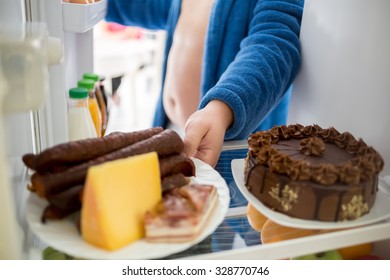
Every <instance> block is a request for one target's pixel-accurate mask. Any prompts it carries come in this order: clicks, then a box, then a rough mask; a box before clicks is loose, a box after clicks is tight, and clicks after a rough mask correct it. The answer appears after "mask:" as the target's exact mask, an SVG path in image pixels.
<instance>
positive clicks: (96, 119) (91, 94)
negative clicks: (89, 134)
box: [77, 79, 102, 137]
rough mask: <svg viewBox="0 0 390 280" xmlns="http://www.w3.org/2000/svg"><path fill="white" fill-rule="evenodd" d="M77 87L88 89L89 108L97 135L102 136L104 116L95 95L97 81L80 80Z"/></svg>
mask: <svg viewBox="0 0 390 280" xmlns="http://www.w3.org/2000/svg"><path fill="white" fill-rule="evenodd" d="M77 87H80V88H86V89H87V90H88V108H89V111H90V113H91V116H92V120H93V124H94V125H95V130H96V135H97V136H98V137H101V136H102V114H101V112H100V108H99V103H98V101H97V98H96V93H95V81H94V80H91V79H83V80H79V81H78V83H77Z"/></svg>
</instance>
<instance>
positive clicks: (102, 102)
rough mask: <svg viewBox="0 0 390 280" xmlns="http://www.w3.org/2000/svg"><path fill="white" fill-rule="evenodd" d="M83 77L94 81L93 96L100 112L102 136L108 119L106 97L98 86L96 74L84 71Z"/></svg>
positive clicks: (98, 81)
mask: <svg viewBox="0 0 390 280" xmlns="http://www.w3.org/2000/svg"><path fill="white" fill-rule="evenodd" d="M83 79H89V80H94V81H95V96H96V100H97V102H98V105H99V109H100V113H101V117H102V120H101V129H102V132H101V135H102V136H104V134H105V132H106V127H107V120H108V113H107V101H106V100H107V99H106V98H105V96H104V94H105V93H104V92H102V90H101V86H100V77H99V75H97V74H94V73H84V75H83Z"/></svg>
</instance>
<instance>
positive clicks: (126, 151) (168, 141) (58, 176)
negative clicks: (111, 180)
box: [30, 129, 184, 198]
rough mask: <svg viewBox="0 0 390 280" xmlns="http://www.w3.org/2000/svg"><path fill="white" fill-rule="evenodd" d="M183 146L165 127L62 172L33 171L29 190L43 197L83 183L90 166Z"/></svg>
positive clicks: (164, 153) (175, 151) (163, 153)
mask: <svg viewBox="0 0 390 280" xmlns="http://www.w3.org/2000/svg"><path fill="white" fill-rule="evenodd" d="M183 148H184V144H183V141H182V139H181V138H180V136H179V135H178V134H177V133H176V132H175V131H173V130H170V129H167V130H164V131H163V132H161V133H159V134H156V135H154V136H152V137H150V138H148V139H145V140H143V141H140V142H137V143H135V144H133V145H131V146H127V147H125V148H122V149H120V150H117V151H114V152H111V153H109V154H106V155H103V156H100V157H98V158H95V159H92V160H90V161H87V162H84V163H81V164H79V165H76V166H74V167H71V168H69V169H67V170H65V171H64V172H60V173H53V174H39V173H34V174H33V176H32V177H31V183H32V185H31V186H30V190H31V191H35V192H36V193H37V194H38V196H40V197H42V198H44V197H47V196H49V195H53V194H56V193H59V192H62V191H64V190H66V189H68V188H69V187H72V186H75V185H78V184H83V183H84V181H85V177H86V175H87V171H88V168H89V167H91V166H94V165H98V164H101V163H104V162H108V161H112V160H116V159H122V158H126V157H130V156H135V155H140V154H145V153H148V152H152V151H155V152H157V154H158V155H159V157H164V156H168V155H171V154H178V153H182V152H183Z"/></svg>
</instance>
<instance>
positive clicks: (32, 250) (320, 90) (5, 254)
mask: <svg viewBox="0 0 390 280" xmlns="http://www.w3.org/2000/svg"><path fill="white" fill-rule="evenodd" d="M339 2H340V1H337V0H331V1H320V0H307V1H306V3H305V10H304V15H303V20H302V31H301V41H302V52H303V63H302V69H301V71H300V73H299V74H298V77H297V80H296V82H295V83H294V93H293V97H292V107H291V113H290V117H289V118H290V119H289V122H291V123H293V122H301V123H305V122H306V123H307V122H316V123H318V124H320V125H325V126H326V125H333V126H336V127H340V129H348V128H351V126H352V125H353V132H356V133H357V134H358V135H360V136H361V137H366V136H367V135H368V137H369V140H370V142H372V143H373V144H375V146H378V147H379V148H380V152H382V153H383V154H384V155H385V162H386V161H387V162H389V163H388V164H387V167H386V168H387V169H386V172H387V173H386V174H389V172H388V171H389V169H388V167H389V166H390V156H389V153H388V151H389V147H388V146H387V145H388V144H387V143H389V141H388V140H390V133H389V132H388V130H387V131H386V130H385V128H386V127H388V125H387V124H388V121H389V119H390V118H389V117H390V115H389V113H388V112H389V111H388V110H386V108H385V105H384V104H388V101H389V97H388V96H389V95H388V91H389V89H390V84H389V81H390V80H389V79H386V78H385V77H384V76H386V75H387V76H388V69H390V62H389V57H390V56H389V55H388V53H387V52H386V51H387V50H389V49H390V45H389V44H390V43H389V42H390V39H389V38H388V37H385V39H383V38H382V39H381V40H384V41H383V44H379V45H380V47H379V50H377V51H378V52H382V53H383V56H380V55H379V54H378V57H376V60H375V63H377V65H380V68H376V67H375V65H371V64H370V65H371V66H372V69H376V70H377V71H378V72H376V73H380V74H381V75H383V76H380V78H377V79H376V80H375V81H374V82H377V83H378V81H379V82H380V83H382V84H380V85H378V84H376V85H378V90H377V91H376V92H377V94H378V98H382V99H377V101H376V102H377V103H378V104H381V105H380V109H381V110H380V111H379V112H380V113H378V114H379V115H376V114H374V113H373V114H370V116H371V117H372V118H371V119H370V120H367V119H364V120H363V119H359V117H360V116H361V115H360V114H359V112H360V110H361V107H360V106H356V109H355V111H354V110H353V107H352V106H350V103H349V102H350V100H351V99H354V97H353V96H350V97H348V98H347V97H346V98H343V99H341V100H340V102H339V103H337V105H336V106H334V102H333V101H334V100H335V98H336V97H337V96H340V91H344V90H347V89H346V88H345V87H343V86H345V85H346V84H347V83H343V81H344V82H345V81H347V78H348V77H350V76H347V78H346V79H344V80H341V81H340V82H339V84H334V83H333V84H332V81H329V82H327V83H325V87H324V83H323V81H324V79H323V78H324V77H333V75H332V74H333V73H334V71H333V70H329V69H325V70H324V69H323V68H321V69H317V68H316V67H320V66H319V65H323V64H322V63H321V61H319V59H320V58H321V56H322V55H323V54H324V53H323V52H325V53H326V52H327V51H328V52H330V51H331V50H330V49H328V50H327V49H326V46H327V45H329V44H330V43H331V42H334V45H333V46H334V49H332V50H334V51H338V50H340V45H343V44H347V45H348V42H347V43H345V41H344V40H342V38H346V37H348V36H346V34H353V32H355V30H354V28H353V26H352V25H349V24H350V23H351V22H352V21H349V18H348V17H346V15H353V16H355V17H354V18H353V20H356V21H358V20H359V16H362V14H361V13H360V12H361V11H365V10H367V9H368V7H367V6H365V4H364V3H365V2H367V1H356V2H358V3H359V4H357V5H355V9H352V10H351V11H353V12H351V11H349V8H350V7H352V6H353V5H352V2H353V1H352V0H349V1H348V0H343V1H341V2H342V4H340V3H339ZM354 2H355V1H354ZM370 3H371V2H370ZM373 3H375V4H373V6H374V7H375V8H376V9H379V10H380V9H381V11H382V13H380V14H379V16H377V17H373V15H372V14H371V15H370V18H371V19H372V18H376V19H377V21H379V22H372V23H371V25H370V27H371V29H370V30H365V32H371V31H373V30H374V27H375V26H377V25H379V26H381V28H382V29H383V30H382V31H383V33H385V32H386V27H387V26H390V24H389V23H390V22H389V21H390V20H389V19H388V17H387V16H385V15H386V13H387V14H388V12H390V5H389V4H388V3H389V2H388V1H386V0H382V1H380V0H375V1H373ZM106 4H107V2H106V0H100V1H99V2H96V3H93V4H87V5H80V4H71V3H65V2H62V0H0V23H1V26H5V25H6V24H7V25H15V26H21V27H20V29H22V31H20V30H19V31H15V32H16V33H17V34H23V36H22V37H23V40H21V41H19V44H20V45H23V46H25V44H27V46H26V47H28V44H31V42H28V36H26V34H30V33H28V32H27V31H23V28H26V26H31V25H30V24H31V23H39V26H40V27H39V28H41V31H40V33H39V32H38V34H39V35H40V36H38V37H39V40H40V41H42V42H44V43H42V44H48V45H50V46H52V47H53V49H54V50H53V51H52V52H50V53H51V55H49V57H51V58H52V59H51V61H46V60H45V61H44V62H45V63H43V64H44V65H42V67H43V69H44V70H43V72H44V74H43V75H44V76H42V77H43V78H41V79H40V80H39V82H38V83H37V85H36V87H37V88H39V96H42V100H41V101H40V102H38V101H37V100H35V102H33V103H34V104H33V103H31V104H27V105H26V106H24V107H23V108H16V109H15V110H8V111H7V110H3V111H1V118H2V123H3V124H4V134H3V135H0V137H2V139H3V144H4V145H3V146H4V152H3V153H2V154H0V156H1V157H2V159H1V160H2V163H1V164H2V165H1V166H0V167H1V168H2V169H4V170H6V171H5V173H4V172H3V174H1V176H2V180H3V181H4V182H5V184H4V186H0V192H1V193H0V194H1V195H2V198H4V200H6V201H9V203H7V204H2V203H0V216H1V215H2V221H6V222H7V223H9V225H10V226H9V227H7V230H5V229H4V227H2V228H1V234H0V239H1V241H2V242H1V243H2V244H3V245H2V246H1V245H0V259H13V258H15V259H39V258H40V257H41V250H42V247H40V244H39V240H37V237H36V236H34V234H33V233H32V232H31V231H30V230H29V226H28V224H27V222H26V220H25V201H26V199H27V197H28V195H29V193H28V190H27V189H26V187H25V186H23V185H24V184H26V179H28V176H29V175H30V174H28V170H27V169H26V168H25V167H24V166H23V163H22V161H21V156H22V155H24V154H26V153H31V152H33V153H38V152H40V151H42V150H43V149H45V148H47V147H51V146H53V145H56V144H59V143H63V142H66V141H68V138H67V135H68V124H67V107H66V104H67V91H68V90H69V89H70V88H72V87H74V85H76V84H77V81H78V80H79V79H80V77H81V76H82V74H83V73H85V72H93V71H94V44H93V37H94V27H95V26H96V24H98V23H99V22H100V21H101V20H102V19H104V15H105V12H106ZM336 5H338V6H339V7H337V8H336ZM366 5H368V4H366ZM335 9H337V11H338V13H334V11H335ZM368 10H369V9H368ZM374 10H375V9H374ZM374 10H370V11H371V13H375V11H374ZM355 12H356V13H355ZM330 22H332V23H333V24H327V23H330ZM386 23H387V24H386ZM338 24H340V25H345V26H347V27H348V28H349V29H342V30H345V32H346V33H345V34H343V33H342V32H341V31H340V29H339V26H340V25H338ZM27 29H28V28H27ZM45 30H46V31H45ZM319 31H323V33H320V32H319ZM18 32H19V33H18ZM351 32H352V33H351ZM366 34H371V33H366ZM387 34H390V33H389V32H387ZM325 35H331V36H334V38H336V39H338V40H336V41H331V40H329V38H328V37H326V36H325ZM359 35H360V34H359ZM337 36H341V37H337ZM370 36H371V35H370ZM340 38H341V39H340ZM377 38H379V36H377V37H375V38H371V37H370V39H371V40H376V39H377ZM351 40H352V39H351ZM356 40H357V39H356ZM48 41H50V42H51V43H47V42H48ZM2 42H4V40H3V41H1V38H0V44H1V43H2ZM1 46H2V45H0V50H1ZM364 47H365V49H359V50H358V51H361V52H367V51H370V48H371V47H373V46H372V45H370V44H367V45H365V46H364ZM48 48H49V47H48ZM43 49H45V48H43ZM49 49H50V48H49ZM320 50H322V51H323V52H322V53H320V52H319V51H320ZM42 52H44V51H43V50H42ZM348 52H349V50H345V53H348ZM345 53H336V54H335V59H338V60H340V63H344V62H342V60H343V58H344V54H345ZM0 55H2V56H4V51H1V52H0ZM45 57H46V54H45ZM0 58H2V57H1V56H0ZM381 58H382V59H381ZM365 59H366V60H364V61H362V62H361V63H362V64H364V63H366V62H367V59H369V58H365ZM49 60H50V59H49ZM0 61H1V60H0ZM348 62H351V61H350V60H349V61H348ZM316 63H318V64H316ZM3 64H4V63H3ZM0 66H1V65H0ZM0 68H1V67H0ZM379 69H380V70H379ZM45 71H46V72H45ZM320 71H324V72H320ZM345 71H346V72H347V73H348V69H345ZM3 73H4V70H3ZM3 73H2V72H0V81H1V82H0V91H2V92H5V93H6V95H10V94H12V92H13V91H12V89H9V88H8V87H5V86H4V84H6V83H5V82H4V81H5V80H6V78H4V74H3ZM313 73H320V74H319V75H317V76H313V75H314V74H313ZM375 77H377V76H375ZM317 81H319V82H318V83H317V84H315V82H317ZM33 85H34V84H33ZM336 85H340V87H339V88H337V87H336ZM326 86H327V87H326ZM331 86H332V87H331ZM356 89H359V87H355V88H354V90H356ZM365 90H366V89H365ZM324 91H327V92H326V94H324ZM328 92H332V94H333V95H328V94H327V93H328ZM386 92H387V94H385V93H386ZM313 93H315V94H313ZM28 94H33V95H34V94H38V93H37V90H36V88H34V89H29V90H28ZM373 94H375V93H374V91H373ZM325 96H326V97H325ZM358 96H359V97H362V96H363V93H362V92H360V93H358ZM0 97H2V96H1V95H0ZM367 98H370V100H371V99H373V97H372V95H367ZM375 98H377V97H375ZM0 101H2V100H0ZM359 102H360V103H359V104H364V103H365V102H364V99H362V100H361V101H359ZM385 102H387V103H385ZM4 104H7V103H4ZM2 105H3V104H2ZM4 106H6V105H4ZM4 106H3V107H4ZM324 106H325V109H324ZM328 107H332V108H335V113H334V114H330V115H329V114H328V112H329V111H328V110H326V109H327V108H328ZM345 107H348V110H347V111H348V115H349V116H344V115H343V116H342V117H340V115H338V114H339V112H340V111H342V110H344V108H345ZM351 107H352V108H351ZM302 108H305V110H304V109H302ZM306 109H307V110H306ZM344 112H345V110H344ZM378 118H380V119H381V121H378ZM349 120H355V121H349ZM363 121H364V122H363ZM359 123H361V125H359ZM374 123H375V125H373V124H374ZM355 125H356V126H355ZM371 129H372V131H371ZM378 131H380V132H381V133H382V132H383V134H380V135H381V138H380V139H379V135H378ZM372 136H377V137H374V138H371V137H372ZM382 137H384V138H385V139H387V140H383V138H382ZM385 143H386V144H385ZM227 146H229V145H227ZM232 146H233V149H234V145H232ZM228 164H230V163H228ZM229 166H230V165H229ZM384 175H385V174H384ZM9 198H10V199H9ZM236 210H237V211H236ZM4 213H5V214H4ZM230 215H231V217H235V216H238V215H245V207H241V208H237V209H233V211H230ZM4 238H8V239H10V242H7V243H5V242H3V241H4V240H3V239H4ZM364 242H374V250H375V252H376V253H377V254H378V255H380V256H382V257H383V258H386V259H390V220H388V219H387V220H383V221H379V222H377V223H374V224H370V225H368V226H365V227H361V228H353V229H346V230H343V231H340V232H333V233H327V234H322V235H318V236H311V237H305V238H299V239H294V240H288V241H283V242H279V243H275V244H267V245H261V244H259V245H253V246H241V247H240V246H238V247H237V248H236V249H234V248H232V249H231V250H225V251H220V252H205V253H202V254H196V255H195V254H194V255H189V256H185V257H183V258H188V259H283V258H288V257H291V256H299V255H304V254H309V253H314V252H319V251H323V250H330V249H335V248H340V247H343V246H350V245H355V244H359V243H364Z"/></svg>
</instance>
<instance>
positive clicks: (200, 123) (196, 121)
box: [183, 100, 233, 167]
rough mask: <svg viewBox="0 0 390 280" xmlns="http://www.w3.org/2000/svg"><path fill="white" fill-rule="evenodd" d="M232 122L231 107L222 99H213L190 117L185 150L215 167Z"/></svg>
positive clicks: (186, 127)
mask: <svg viewBox="0 0 390 280" xmlns="http://www.w3.org/2000/svg"><path fill="white" fill-rule="evenodd" d="M232 122H233V113H232V111H231V109H230V108H229V107H228V106H227V105H226V104H225V103H224V102H222V101H219V100H214V101H211V102H210V103H209V104H207V106H206V107H205V108H203V109H201V110H199V111H196V112H195V113H193V114H192V115H191V116H190V117H189V118H188V120H187V123H186V125H185V136H184V139H183V141H184V152H185V153H186V154H187V156H190V157H196V158H198V159H200V160H202V161H203V162H205V163H208V164H209V165H210V166H212V167H214V166H215V165H216V164H217V162H218V159H219V155H220V153H221V149H222V145H223V141H224V136H225V132H226V130H227V128H228V127H229V126H230V125H231V123H232Z"/></svg>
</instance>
